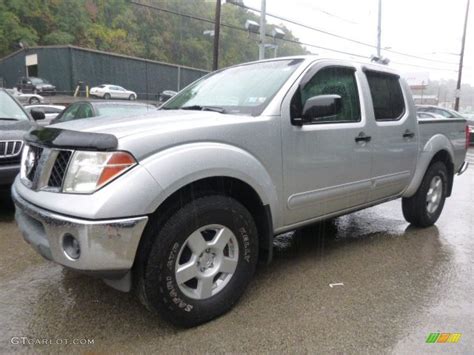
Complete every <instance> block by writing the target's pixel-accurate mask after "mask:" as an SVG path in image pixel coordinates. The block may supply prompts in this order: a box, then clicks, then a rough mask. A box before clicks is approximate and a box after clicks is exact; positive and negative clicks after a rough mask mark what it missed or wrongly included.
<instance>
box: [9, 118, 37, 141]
mask: <svg viewBox="0 0 474 355" xmlns="http://www.w3.org/2000/svg"><path fill="white" fill-rule="evenodd" d="M33 127H36V124H35V123H33V122H31V121H28V120H21V121H4V120H0V140H2V141H3V140H15V139H23V136H24V135H25V133H26V132H28V131H29V130H30V128H33Z"/></svg>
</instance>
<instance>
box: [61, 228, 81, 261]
mask: <svg viewBox="0 0 474 355" xmlns="http://www.w3.org/2000/svg"><path fill="white" fill-rule="evenodd" d="M63 249H64V253H65V254H66V255H67V256H68V257H69V258H71V259H79V257H80V256H81V246H80V244H79V241H78V240H77V239H76V238H74V236H72V235H71V234H66V235H64V237H63Z"/></svg>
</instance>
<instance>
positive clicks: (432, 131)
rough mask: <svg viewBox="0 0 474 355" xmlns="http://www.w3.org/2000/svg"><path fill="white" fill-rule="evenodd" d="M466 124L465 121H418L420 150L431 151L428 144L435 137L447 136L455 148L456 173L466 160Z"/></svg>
mask: <svg viewBox="0 0 474 355" xmlns="http://www.w3.org/2000/svg"><path fill="white" fill-rule="evenodd" d="M466 124H467V123H466V120H464V119H451V118H450V119H430V118H428V119H426V118H425V119H418V125H419V130H420V150H422V151H427V150H429V149H430V146H429V145H427V143H428V141H430V140H432V139H433V138H434V136H436V135H442V136H445V137H446V138H447V140H448V141H449V142H450V144H451V146H452V148H453V153H454V171H457V170H458V169H459V167H460V166H461V165H462V163H463V162H464V160H465V158H466V148H465V147H466Z"/></svg>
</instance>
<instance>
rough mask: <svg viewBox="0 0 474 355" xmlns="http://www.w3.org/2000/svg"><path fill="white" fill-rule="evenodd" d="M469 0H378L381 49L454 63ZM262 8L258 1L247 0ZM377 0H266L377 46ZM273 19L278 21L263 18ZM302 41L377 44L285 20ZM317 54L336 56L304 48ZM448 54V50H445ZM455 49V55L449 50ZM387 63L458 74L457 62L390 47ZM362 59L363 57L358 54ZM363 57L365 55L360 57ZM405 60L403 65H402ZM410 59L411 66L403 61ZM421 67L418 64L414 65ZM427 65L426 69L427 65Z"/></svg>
mask: <svg viewBox="0 0 474 355" xmlns="http://www.w3.org/2000/svg"><path fill="white" fill-rule="evenodd" d="M466 1H467V0H449V1H448V0H436V1H435V0H382V48H384V47H386V48H387V49H392V50H394V51H398V52H403V53H408V54H412V55H415V56H419V57H426V58H430V59H435V60H439V61H444V62H452V63H458V62H459V56H458V55H455V54H456V53H460V51H461V38H462V30H463V24H464V15H465V9H466ZM244 3H245V4H246V5H247V6H252V7H257V8H260V3H261V1H260V0H245V1H244ZM473 7H474V4H472V5H471V9H470V19H469V23H468V29H467V39H466V49H465V58H464V75H463V82H467V83H470V84H471V85H474V18H473V13H474V10H473V9H472V8H473ZM377 8H378V0H358V1H354V0H331V1H328V0H326V1H322V0H267V12H269V13H271V14H276V15H280V16H283V17H286V18H290V19H292V20H296V21H297V22H300V23H304V24H307V25H310V26H312V27H316V28H320V29H322V30H325V31H328V32H333V33H336V34H339V35H342V36H345V37H349V38H352V39H355V40H358V41H361V42H367V43H370V44H373V45H375V44H376V39H377ZM267 21H268V22H271V23H275V24H278V23H281V21H280V20H275V19H273V18H271V17H267ZM283 23H284V24H285V25H286V26H287V27H288V28H290V29H291V30H292V31H293V33H294V34H295V35H296V36H297V37H298V38H299V40H300V41H301V42H306V43H311V44H315V45H320V46H323V47H329V48H334V49H339V50H344V51H347V52H351V53H357V54H360V55H364V56H367V57H368V56H370V55H371V54H375V52H376V50H375V48H370V47H367V46H362V45H358V44H355V43H351V42H348V41H344V40H340V39H337V38H334V37H331V36H328V35H325V34H322V33H318V32H315V31H312V30H308V29H305V28H302V27H300V26H296V25H292V24H289V23H285V22H283ZM307 49H308V50H310V51H311V52H314V53H318V54H321V55H325V56H327V55H331V56H335V55H336V56H337V54H334V53H331V52H327V51H325V50H321V49H316V48H311V47H307ZM448 53H452V54H448ZM453 54H454V55H453ZM382 55H383V56H387V57H388V58H390V60H391V63H390V65H391V66H393V67H396V68H397V69H400V70H401V71H403V72H406V73H414V72H429V78H430V79H431V80H434V79H439V78H445V79H456V78H457V68H458V66H457V64H446V63H439V62H431V61H425V60H419V59H416V58H411V57H407V56H402V55H398V54H395V53H391V52H388V51H383V52H382ZM357 59H358V60H361V58H357ZM362 60H363V59H362ZM401 63H405V64H401ZM406 64H411V65H406ZM418 66H419V67H418ZM428 67H430V68H428Z"/></svg>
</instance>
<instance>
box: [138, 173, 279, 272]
mask: <svg viewBox="0 0 474 355" xmlns="http://www.w3.org/2000/svg"><path fill="white" fill-rule="evenodd" d="M207 195H224V196H229V197H231V198H233V199H235V200H236V201H238V202H240V203H241V204H242V205H243V206H244V207H245V208H247V210H249V212H250V214H251V215H252V216H253V217H254V221H255V224H256V226H257V231H258V239H259V240H258V241H259V260H260V261H263V262H265V263H269V262H270V261H271V259H272V257H273V247H272V246H273V222H272V212H271V209H270V206H269V205H268V204H264V202H263V201H262V199H261V197H260V196H259V194H258V193H257V191H256V190H255V189H254V188H253V187H252V186H250V185H249V184H248V183H246V182H244V181H242V180H240V179H237V178H234V177H229V176H212V177H207V178H203V179H199V180H196V181H193V182H191V183H188V184H186V185H184V186H181V187H180V188H179V189H177V190H176V191H174V192H173V193H171V194H170V195H169V196H167V197H166V199H165V200H164V201H163V202H162V203H161V204H160V205H159V206H158V207H157V208H156V210H155V211H154V212H153V214H152V216H151V217H150V219H149V223H159V224H160V225H161V224H162V223H165V221H166V220H167V219H168V218H170V217H171V216H172V215H173V214H174V213H175V212H176V211H178V210H179V208H180V207H182V206H184V205H185V204H187V203H189V202H191V201H192V200H193V199H196V198H199V197H202V196H207ZM147 227H148V226H147ZM143 235H146V233H143ZM152 242H153V241H152V240H146V239H144V238H142V239H141V240H140V243H139V246H138V254H137V256H138V257H139V258H140V257H142V258H143V257H145V256H144V254H143V253H146V251H147V250H150V249H151V244H152Z"/></svg>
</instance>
